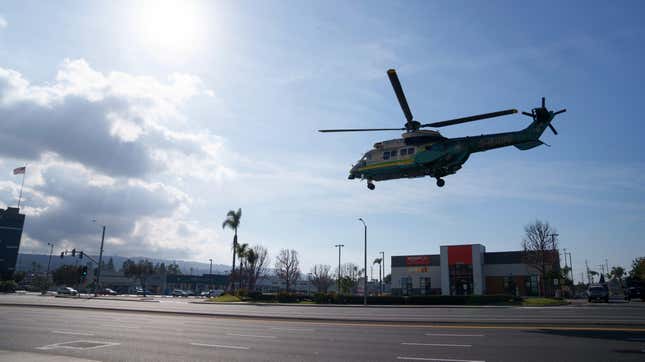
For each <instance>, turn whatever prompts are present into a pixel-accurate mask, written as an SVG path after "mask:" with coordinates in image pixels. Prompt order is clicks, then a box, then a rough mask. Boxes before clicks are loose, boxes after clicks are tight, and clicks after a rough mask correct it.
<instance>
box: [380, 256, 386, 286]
mask: <svg viewBox="0 0 645 362" xmlns="http://www.w3.org/2000/svg"><path fill="white" fill-rule="evenodd" d="M379 253H380V254H381V265H379V267H380V268H381V269H383V274H379V276H380V277H381V278H380V279H381V295H383V278H384V277H385V252H383V251H380V252H379Z"/></svg>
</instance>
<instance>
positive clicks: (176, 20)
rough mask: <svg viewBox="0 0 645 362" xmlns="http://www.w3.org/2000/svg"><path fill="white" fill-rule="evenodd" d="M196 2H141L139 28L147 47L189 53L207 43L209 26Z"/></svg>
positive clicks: (156, 0)
mask: <svg viewBox="0 0 645 362" xmlns="http://www.w3.org/2000/svg"><path fill="white" fill-rule="evenodd" d="M197 5H198V3H197V2H195V1H174V0H155V1H145V2H141V3H140V8H139V9H138V11H137V13H138V15H137V17H136V19H135V22H136V24H135V29H137V32H138V35H139V37H140V40H141V42H142V43H143V45H144V46H145V47H148V48H151V49H152V50H154V51H160V52H168V53H180V54H185V53H189V52H191V51H193V50H194V49H195V48H196V47H197V46H198V45H199V44H201V42H202V41H203V33H204V29H205V27H206V24H205V22H204V19H203V18H202V15H201V14H200V11H199V9H198V6H197Z"/></svg>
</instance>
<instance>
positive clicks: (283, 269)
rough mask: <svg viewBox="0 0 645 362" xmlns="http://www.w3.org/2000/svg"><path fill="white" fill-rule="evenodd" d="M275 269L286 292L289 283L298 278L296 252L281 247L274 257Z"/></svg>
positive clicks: (298, 268)
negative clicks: (284, 285)
mask: <svg viewBox="0 0 645 362" xmlns="http://www.w3.org/2000/svg"><path fill="white" fill-rule="evenodd" d="M275 269H276V274H277V275H278V278H280V279H281V280H283V281H284V283H285V284H286V287H287V293H288V292H289V290H290V287H291V285H293V284H295V283H296V282H297V281H298V279H299V278H300V261H299V260H298V252H297V251H295V250H293V249H291V250H287V249H282V250H280V254H278V256H277V257H276V259H275Z"/></svg>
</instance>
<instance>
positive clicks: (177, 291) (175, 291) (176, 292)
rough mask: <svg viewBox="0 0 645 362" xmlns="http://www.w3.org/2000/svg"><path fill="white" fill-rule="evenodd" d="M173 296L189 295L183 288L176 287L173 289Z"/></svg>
mask: <svg viewBox="0 0 645 362" xmlns="http://www.w3.org/2000/svg"><path fill="white" fill-rule="evenodd" d="M172 296H173V297H188V293H186V292H185V291H183V290H181V289H175V290H173V291H172Z"/></svg>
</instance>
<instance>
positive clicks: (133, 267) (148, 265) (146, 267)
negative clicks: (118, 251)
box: [123, 259, 155, 297]
mask: <svg viewBox="0 0 645 362" xmlns="http://www.w3.org/2000/svg"><path fill="white" fill-rule="evenodd" d="M154 272H155V270H154V266H153V265H152V262H151V261H150V260H148V259H146V260H139V262H138V263H135V262H134V261H132V260H130V259H128V260H126V261H124V262H123V274H124V275H125V276H126V277H128V278H132V279H135V280H139V282H140V283H141V289H143V296H144V297H145V296H146V280H147V279H148V277H150V276H151V275H153V274H154Z"/></svg>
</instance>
